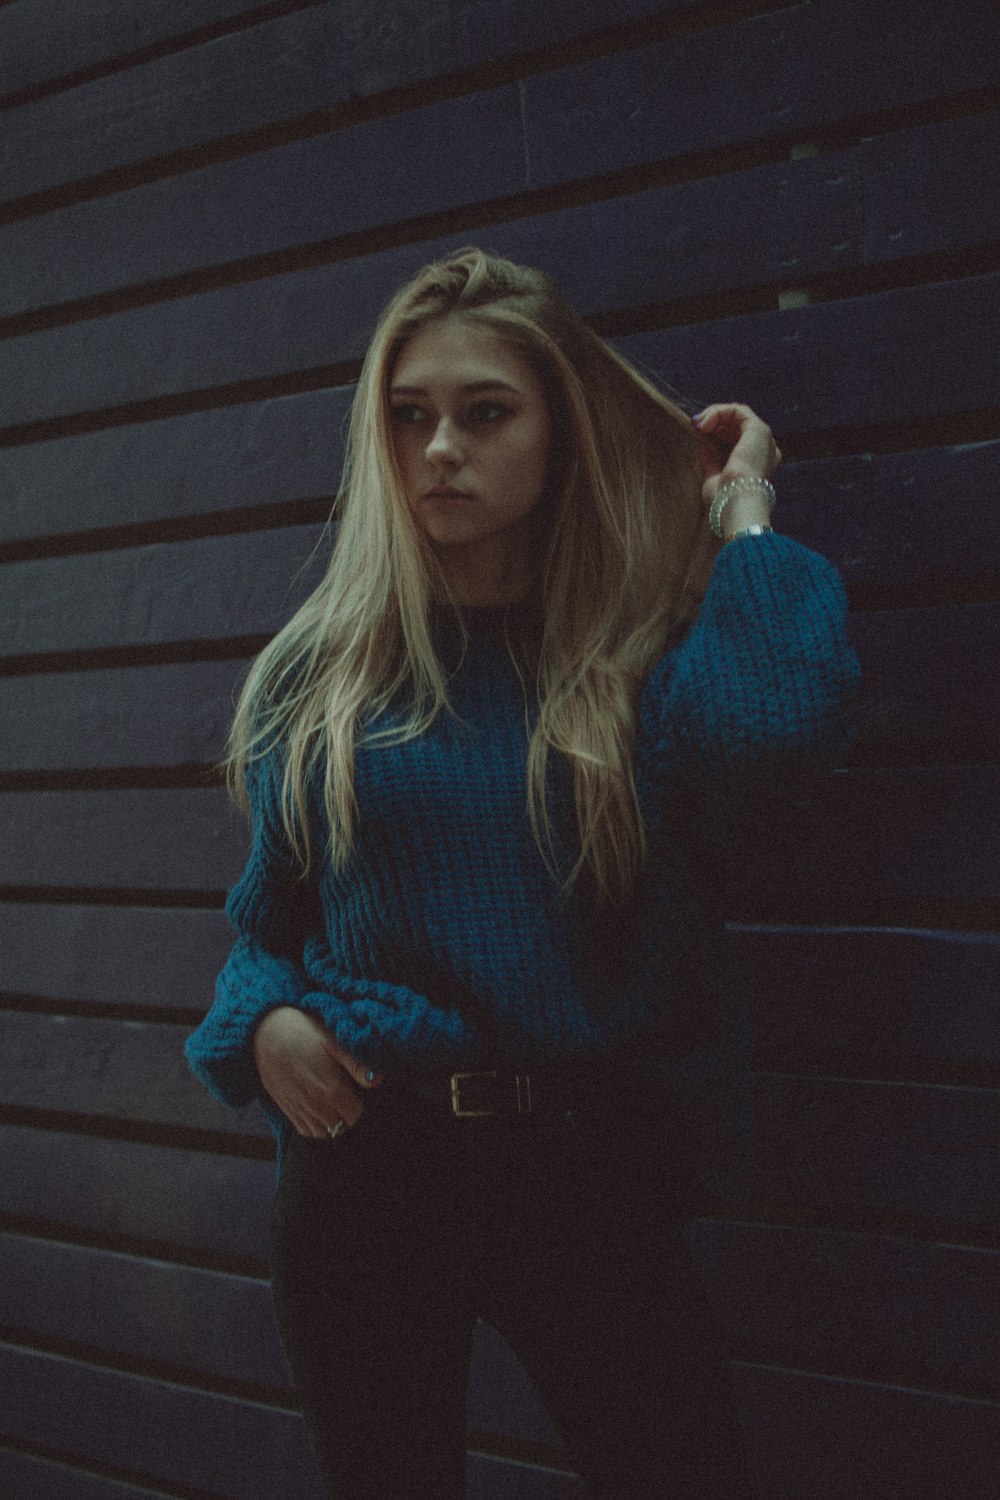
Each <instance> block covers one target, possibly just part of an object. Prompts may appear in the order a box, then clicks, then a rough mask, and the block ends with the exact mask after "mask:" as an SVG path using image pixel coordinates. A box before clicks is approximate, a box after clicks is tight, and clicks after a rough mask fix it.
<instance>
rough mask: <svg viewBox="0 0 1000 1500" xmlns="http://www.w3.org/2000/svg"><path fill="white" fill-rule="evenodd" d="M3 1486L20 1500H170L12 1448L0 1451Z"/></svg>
mask: <svg viewBox="0 0 1000 1500" xmlns="http://www.w3.org/2000/svg"><path fill="white" fill-rule="evenodd" d="M0 1484H2V1485H3V1486H4V1488H5V1489H6V1490H7V1493H8V1494H10V1495H17V1496H18V1500H56V1497H58V1500H170V1497H169V1496H168V1495H167V1494H166V1492H165V1491H164V1490H160V1489H156V1490H151V1489H149V1488H148V1487H147V1486H146V1485H144V1484H131V1483H130V1482H129V1481H128V1480H127V1479H125V1480H119V1479H108V1478H107V1477H106V1475H103V1474H96V1473H94V1472H93V1470H88V1469H80V1468H77V1467H75V1466H73V1467H71V1466H70V1465H68V1464H61V1463H56V1462H54V1461H53V1460H52V1459H48V1458H39V1457H37V1456H36V1455H34V1454H30V1453H18V1452H17V1451H16V1450H15V1449H13V1448H0Z"/></svg>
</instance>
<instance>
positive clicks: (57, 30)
mask: <svg viewBox="0 0 1000 1500" xmlns="http://www.w3.org/2000/svg"><path fill="white" fill-rule="evenodd" d="M249 9H250V5H249V3H248V0H174V3H173V4H172V5H170V6H169V7H165V6H164V5H162V4H161V3H160V0H131V4H129V5H127V6H125V7H123V6H121V5H119V4H118V3H117V0H87V8H86V11H84V10H82V9H81V7H80V6H79V5H78V4H76V3H74V0H18V3H17V5H8V6H5V7H4V8H3V9H2V10H0V96H3V95H7V94H15V93H18V94H19V93H20V92H21V91H22V90H23V89H29V88H35V87H37V86H38V85H39V84H40V83H50V82H52V81H53V80H54V79H58V78H63V77H65V76H66V75H67V74H74V73H79V72H80V71H81V70H82V69H84V68H90V67H94V66H95V64H98V63H110V62H113V61H115V59H117V58H121V57H123V56H126V55H127V54H128V53H131V52H137V51H139V49H140V48H143V47H150V46H153V45H155V44H156V43H163V42H169V41H172V40H174V39H176V38H179V37H183V36H184V34H185V33H187V32H191V31H195V30H197V29H198V28H200V27H203V26H208V25H211V23H212V22H213V21H221V20H225V19H226V18H227V17H230V16H238V15H239V14H240V12H241V11H246V10H249Z"/></svg>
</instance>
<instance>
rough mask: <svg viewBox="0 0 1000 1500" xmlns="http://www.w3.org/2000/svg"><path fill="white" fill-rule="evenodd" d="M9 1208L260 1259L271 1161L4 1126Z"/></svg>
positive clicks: (1, 1139) (53, 1221)
mask: <svg viewBox="0 0 1000 1500" xmlns="http://www.w3.org/2000/svg"><path fill="white" fill-rule="evenodd" d="M0 1143H2V1145H3V1159H2V1164H0V1180H2V1183H3V1192H2V1194H0V1202H2V1204H3V1211H4V1213H5V1214H9V1215H13V1216H16V1217H17V1218H19V1219H31V1220H40V1221H43V1222H44V1223H45V1224H46V1225H47V1226H51V1227H52V1228H53V1229H55V1230H56V1231H65V1233H66V1235H67V1237H72V1235H73V1234H75V1233H77V1232H79V1231H86V1232H94V1233H98V1234H102V1235H120V1236H123V1237H125V1238H127V1239H129V1240H142V1241H146V1242H150V1243H152V1244H155V1245H163V1246H170V1247H173V1248H175V1249H177V1250H181V1251H184V1250H187V1251H196V1252H201V1253H204V1252H206V1251H208V1252H217V1253H219V1254H223V1255H230V1256H241V1257H250V1258H252V1259H254V1260H256V1261H259V1262H260V1264H261V1265H263V1264H264V1262H265V1260H266V1255H267V1220H268V1215H269V1213H270V1210H271V1200H272V1198H273V1196H274V1184H275V1166H274V1162H273V1161H259V1160H252V1159H250V1158H244V1157H218V1156H213V1155H210V1154H209V1153H207V1152H203V1151H189V1150H180V1149H178V1148H176V1147H174V1146H151V1145H146V1144H143V1143H140V1142H136V1141H125V1140H114V1139H109V1138H105V1137H103V1136H93V1135H83V1134H63V1133H56V1132H53V1131H48V1130H41V1129H36V1128H35V1127H33V1126H28V1125H0Z"/></svg>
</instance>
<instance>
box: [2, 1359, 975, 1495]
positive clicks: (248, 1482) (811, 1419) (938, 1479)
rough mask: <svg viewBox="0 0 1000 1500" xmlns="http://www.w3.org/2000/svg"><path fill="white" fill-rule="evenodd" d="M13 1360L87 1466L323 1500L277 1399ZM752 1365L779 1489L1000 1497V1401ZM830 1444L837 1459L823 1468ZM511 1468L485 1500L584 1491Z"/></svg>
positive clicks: (755, 1413)
mask: <svg viewBox="0 0 1000 1500" xmlns="http://www.w3.org/2000/svg"><path fill="white" fill-rule="evenodd" d="M0 1368H2V1373H3V1378H4V1381H5V1385H6V1388H7V1389H8V1390H9V1391H10V1392H11V1395H12V1403H11V1405H12V1412H13V1417H14V1420H16V1421H18V1423H19V1425H20V1424H21V1423H23V1427H24V1429H25V1431H26V1433H30V1434H31V1436H32V1439H33V1441H34V1442H35V1443H36V1444H37V1445H38V1446H45V1447H48V1448H51V1449H55V1450H56V1451H60V1450H61V1451H62V1452H63V1453H72V1454H74V1455H75V1456H77V1457H78V1458H80V1459H81V1460H83V1461H88V1460H89V1461H91V1462H111V1463H113V1462H114V1459H115V1457H118V1458H119V1466H120V1467H121V1468H124V1469H126V1471H131V1472H132V1473H135V1471H136V1468H137V1467H138V1464H137V1459H138V1460H139V1462H140V1463H141V1465H142V1468H144V1469H145V1470H146V1472H149V1470H151V1469H152V1470H155V1471H156V1472H157V1474H158V1475H159V1474H162V1475H164V1477H165V1482H174V1483H177V1482H180V1483H189V1484H190V1483H195V1484H198V1485H199V1487H204V1486H205V1485H206V1484H208V1485H210V1486H211V1491H212V1493H213V1494H217V1495H219V1496H220V1497H223V1496H225V1497H229V1500H264V1497H269V1496H271V1495H273V1494H275V1493H279V1490H278V1488H277V1487H273V1488H271V1489H268V1488H267V1485H268V1484H269V1483H271V1484H273V1482H274V1481H275V1480H276V1479H277V1477H278V1476H279V1475H280V1476H281V1479H280V1483H281V1485H282V1486H283V1488H282V1489H281V1491H280V1492H281V1493H285V1492H286V1491H287V1488H288V1485H289V1483H293V1484H295V1485H296V1490H295V1493H296V1494H297V1495H300V1496H302V1500H305V1497H306V1496H310V1497H311V1496H312V1495H313V1494H317V1495H318V1490H314V1489H313V1488H312V1487H309V1486H308V1481H307V1479H306V1475H307V1473H308V1470H307V1468H306V1466H305V1458H304V1448H303V1446H302V1444H303V1443H304V1437H303V1436H302V1432H301V1426H300V1424H299V1423H298V1420H297V1419H296V1418H294V1417H291V1416H288V1415H286V1414H284V1413H277V1412H275V1411H274V1409H273V1408H265V1407H260V1406H250V1405H246V1406H243V1405H241V1404H240V1403H236V1402H234V1401H232V1400H229V1399H228V1398H224V1397H213V1396H208V1395H205V1394H203V1393H201V1392H193V1391H186V1390H184V1389H183V1388H179V1387H174V1386H167V1385H165V1384H163V1383H161V1382H154V1381H148V1382H142V1381H139V1380H137V1379H135V1378H134V1377H129V1376H125V1375H123V1374H121V1373H119V1372H115V1371H110V1370H102V1369H97V1368H95V1367H90V1366H85V1365H82V1364H79V1363H76V1362H72V1361H62V1360H56V1359H54V1358H53V1357H52V1356H46V1355H39V1354H33V1353H30V1352H29V1351H26V1350H19V1349H12V1348H9V1347H8V1348H6V1349H4V1350H3V1358H2V1366H0ZM738 1374H739V1381H738V1386H739V1395H740V1400H741V1404H742V1406H743V1410H744V1416H745V1419H746V1421H747V1427H748V1431H749V1433H750V1435H751V1441H752V1446H753V1451H754V1458H755V1467H756V1468H757V1470H758V1472H759V1473H760V1474H761V1476H762V1477H763V1478H764V1480H765V1488H764V1493H765V1494H767V1493H772V1494H775V1495H800V1494H806V1493H811V1494H816V1495H819V1496H821V1497H822V1500H857V1497H858V1496H859V1495H862V1494H863V1495H883V1494H885V1495H889V1494H892V1493H893V1492H894V1490H893V1486H894V1484H895V1483H897V1482H898V1483H899V1484H900V1485H905V1488H900V1489H898V1490H897V1491H896V1493H899V1494H905V1495H906V1496H907V1500H911V1497H912V1500H938V1497H939V1496H940V1495H941V1494H948V1495H953V1496H955V1497H956V1500H992V1496H993V1494H994V1493H995V1488H996V1482H997V1478H998V1475H1000V1468H998V1457H1000V1441H998V1426H997V1422H996V1412H997V1409H996V1407H995V1405H993V1404H992V1403H988V1402H977V1401H959V1400H955V1399H954V1398H949V1397H944V1396H934V1395H928V1394H925V1393H922V1392H916V1391H907V1390H900V1389H898V1388H894V1387H892V1386H884V1385H883V1386H876V1385H866V1384H861V1383H855V1382H849V1381H840V1380H830V1379H824V1378H823V1377H817V1376H809V1375H802V1374H800V1373H797V1372H794V1371H781V1370H771V1369H766V1368H760V1367H756V1366H745V1367H742V1368H741V1369H740V1370H739V1372H738ZM178 1434H182V1435H183V1440H179V1437H178ZM876 1435H877V1441H875V1440H874V1438H875V1436H876ZM820 1453H822V1454H824V1455H826V1454H829V1458H828V1459H827V1460H826V1461H825V1462H824V1463H823V1464H822V1465H820V1466H818V1467H817V1464H816V1455H817V1454H820ZM199 1460H200V1466H199ZM226 1461H228V1464H227V1462H226ZM512 1467H513V1466H512ZM539 1474H544V1471H539ZM182 1475H183V1476H184V1478H181V1477H180V1476H182ZM810 1476H811V1477H812V1484H811V1485H810V1486H809V1487H808V1488H807V1485H806V1480H807V1478H809V1477H810ZM508 1477H509V1478H510V1479H513V1480H514V1486H513V1487H511V1485H510V1484H505V1485H504V1487H501V1488H489V1489H475V1490H473V1491H472V1493H474V1494H475V1495H476V1496H477V1500H486V1497H487V1496H488V1497H489V1500H494V1497H499V1496H501V1495H502V1496H504V1497H505V1500H508V1497H512V1496H517V1497H518V1500H528V1497H529V1496H530V1497H531V1500H536V1497H537V1500H541V1497H543V1496H545V1497H553V1500H554V1497H556V1496H561V1495H563V1494H565V1495H567V1496H569V1495H574V1496H575V1495H576V1494H579V1493H581V1492H580V1491H579V1489H576V1490H574V1489H572V1488H567V1487H566V1482H565V1481H561V1482H560V1481H559V1479H558V1477H554V1478H553V1479H552V1480H551V1481H549V1480H546V1483H551V1485H552V1486H553V1487H552V1488H530V1487H519V1485H518V1479H519V1478H520V1477H521V1476H517V1475H516V1474H515V1475H511V1476H508ZM525 1477H526V1476H525ZM535 1477H536V1478H538V1475H536V1476H535ZM539 1482H541V1481H539ZM859 1483H860V1486H861V1487H858V1486H859ZM241 1486H243V1487H241ZM300 1486H301V1487H300ZM102 1500H103V1497H102Z"/></svg>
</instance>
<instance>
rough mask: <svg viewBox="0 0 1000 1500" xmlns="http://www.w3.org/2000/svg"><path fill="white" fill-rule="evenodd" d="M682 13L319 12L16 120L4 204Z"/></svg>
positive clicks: (485, 4)
mask: <svg viewBox="0 0 1000 1500" xmlns="http://www.w3.org/2000/svg"><path fill="white" fill-rule="evenodd" d="M683 3H684V0H588V4H587V5H586V6H581V5H580V4H579V3H578V0H550V3H549V4H547V5H545V6H539V5H533V4H531V3H530V0H504V3H503V4H499V5H497V4H492V3H490V0H475V3H472V4H468V5H466V6H464V7H463V10H462V13H461V16H460V17H459V16H456V14H455V12H454V10H453V8H452V7H451V6H450V5H449V3H448V0H385V4H384V5H382V6H381V8H380V11H379V24H378V26H373V25H372V23H371V13H370V10H369V8H368V7H367V6H366V5H364V4H360V5H359V4H345V3H343V0H336V3H331V4H327V5H321V6H316V7H309V8H306V9H303V10H300V11H298V12H295V13H293V14H291V15H288V16H282V17H279V18H277V19H275V20H272V21H269V22H265V23H263V24H261V25H257V26H254V27H253V28H252V29H249V30H246V31H240V32H238V33H237V34H235V35H233V36H229V37H223V38H221V39H219V40H217V41H213V42H211V43H209V44H208V45H205V46H197V47H192V48H189V49H188V50H186V51H182V52H177V53H174V54H172V55H170V56H167V57H163V58H159V59H156V60H155V61H152V62H148V63H145V64H143V65H141V66H138V67H133V68H130V69H128V70H127V71H125V72H121V73H115V74H113V75H112V76H110V77H106V78H99V79H97V80H95V81H94V82H91V83H87V84H83V85H81V86H79V87H77V88H74V89H71V90H69V91H68V92H67V93H65V94H59V95H56V96H54V97H51V98H45V99H41V100H39V101H37V102H36V103H32V104H25V105H23V106H21V107H20V108H19V109H16V110H11V111H9V114H8V120H9V123H8V124H7V126H6V145H7V150H6V151H5V154H4V160H3V162H2V163H0V196H2V198H3V199H5V200H7V199H13V198H18V197H21V196H23V195H25V194H30V193H37V192H41V191H43V190H44V189H46V188H49V187H53V186H55V185H57V184H60V183H66V182H74V181H77V180H79V179H81V178H86V177H89V176H92V175H94V174H95V173H101V172H105V171H108V170H110V169H113V168H116V167H122V166H125V165H127V164H129V163H132V162H138V161H142V160H145V159H147V158H149V157H156V156H160V155H163V154H165V153H170V152H174V151H179V150H184V149H185V148H190V147H193V146H199V145H205V144H207V143H209V142H212V141H214V140H216V139H217V138H219V137H225V136H228V135H232V134H238V133H240V132H243V131H247V130H252V131H258V130H261V129H262V128H263V127H266V126H268V125H273V124H275V123H277V122H279V121H283V120H290V119H294V118H297V117H298V116H300V115H302V114H307V113H310V112H312V111H315V110H326V109H331V108H336V107H338V106H343V105H344V104H348V105H350V103H351V102H353V101H355V100H357V99H360V98H366V97H372V96H375V95H378V94H380V93H384V92H385V91H387V90H390V89H395V88H399V87H402V86H405V85H407V84H412V83H418V82H423V81H425V80H430V79H435V78H440V77H443V76H446V75H448V74H450V73H452V72H454V71H456V70H458V69H461V68H467V67H470V66H475V65H477V64H481V63H488V62H490V61H493V60H496V59H499V58H503V57H507V56H509V55H511V54H516V53H520V52H524V51H528V50H530V49H533V48H537V47H539V46H546V45H548V44H551V43H554V42H559V41H563V40H566V39H569V38H571V37H574V36H579V35H585V34H586V33H587V32H588V31H594V30H600V29H602V28H603V27H605V26H608V25H614V24H617V23H620V22H622V21H626V20H629V19H632V18H638V17H642V16H645V15H649V14H651V13H657V12H660V11H664V10H669V9H671V8H673V7H674V6H678V5H681V4H683ZM246 8H247V9H249V8H250V7H249V5H248V6H247V7H246ZM29 45H31V44H29ZM517 155H518V158H520V156H521V152H520V151H518V153H517Z"/></svg>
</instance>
